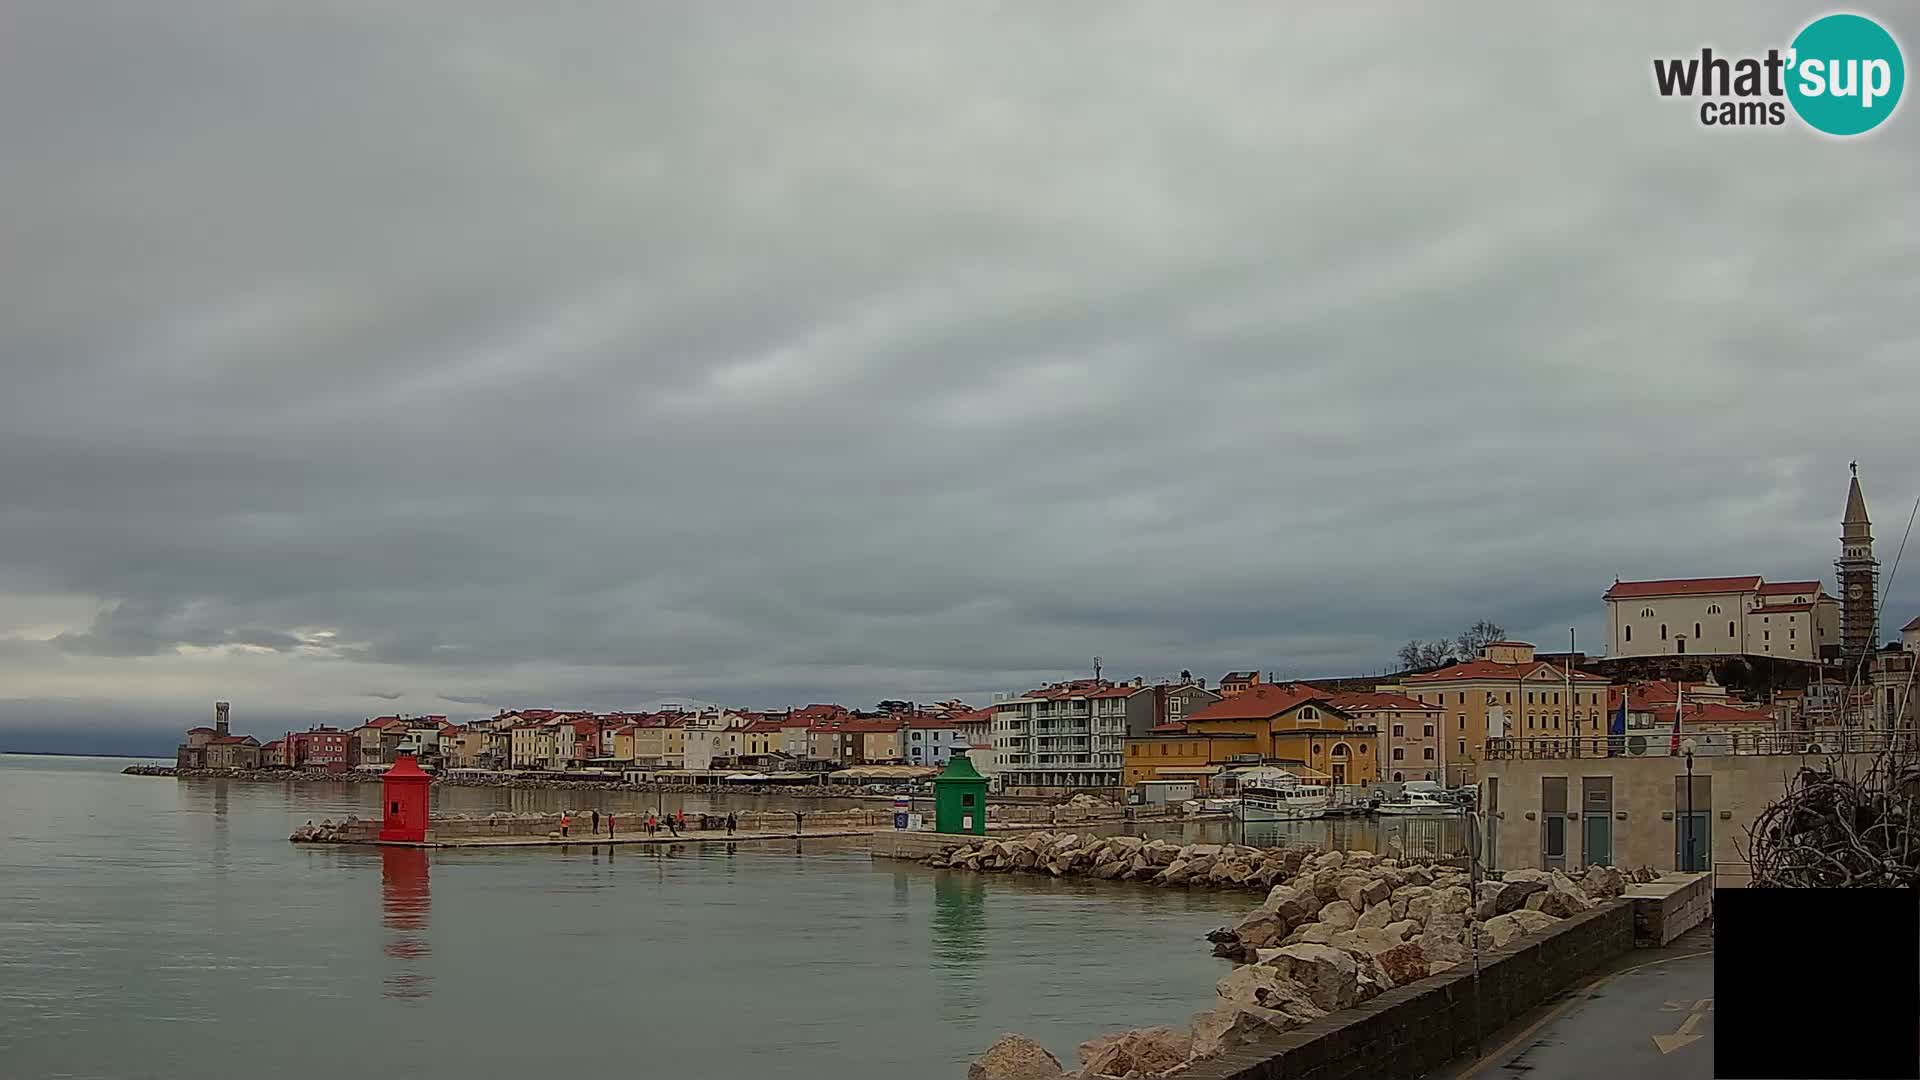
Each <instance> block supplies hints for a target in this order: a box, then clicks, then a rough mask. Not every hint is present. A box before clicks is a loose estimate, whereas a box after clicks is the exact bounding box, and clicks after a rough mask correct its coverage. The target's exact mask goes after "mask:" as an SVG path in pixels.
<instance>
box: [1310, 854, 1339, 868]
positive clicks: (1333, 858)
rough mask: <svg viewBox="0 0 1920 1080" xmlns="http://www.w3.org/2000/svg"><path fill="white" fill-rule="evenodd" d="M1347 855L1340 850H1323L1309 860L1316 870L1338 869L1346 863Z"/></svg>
mask: <svg viewBox="0 0 1920 1080" xmlns="http://www.w3.org/2000/svg"><path fill="white" fill-rule="evenodd" d="M1346 861H1347V857H1346V855H1345V853H1343V852H1339V851H1323V852H1321V853H1320V854H1318V855H1315V856H1314V857H1313V858H1312V859H1309V860H1308V861H1307V865H1308V866H1311V867H1313V868H1314V869H1315V870H1338V869H1340V867H1341V866H1343V865H1345V863H1346Z"/></svg>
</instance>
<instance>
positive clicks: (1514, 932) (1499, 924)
mask: <svg viewBox="0 0 1920 1080" xmlns="http://www.w3.org/2000/svg"><path fill="white" fill-rule="evenodd" d="M1484 929H1485V930H1486V932H1487V940H1488V942H1489V943H1491V944H1492V945H1493V947H1494V948H1496V949H1504V948H1506V946H1507V943H1508V942H1510V941H1512V940H1513V939H1514V938H1517V937H1520V936H1521V935H1523V934H1525V933H1526V932H1527V931H1526V928H1525V927H1523V926H1521V925H1520V921H1519V920H1518V919H1515V918H1514V917H1513V915H1512V913H1511V912H1509V913H1508V914H1505V915H1495V916H1494V917H1493V918H1491V919H1488V920H1487V925H1486V926H1485V928H1484Z"/></svg>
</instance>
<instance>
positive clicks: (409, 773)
mask: <svg viewBox="0 0 1920 1080" xmlns="http://www.w3.org/2000/svg"><path fill="white" fill-rule="evenodd" d="M432 782H433V777H431V776H428V775H427V774H426V773H424V772H421V771H420V766H419V765H417V764H415V763H414V760H413V755H412V754H401V755H400V760H398V761H396V762H394V763H393V768H391V769H388V770H387V775H386V778H385V779H384V780H382V781H381V785H380V787H381V792H380V799H381V801H382V802H384V803H386V804H387V805H386V815H385V816H384V817H383V818H382V819H381V821H380V839H382V840H402V841H412V842H414V843H419V842H420V841H423V840H425V839H426V838H427V785H428V784H430V783H432Z"/></svg>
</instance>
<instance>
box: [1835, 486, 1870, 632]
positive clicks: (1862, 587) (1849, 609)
mask: <svg viewBox="0 0 1920 1080" xmlns="http://www.w3.org/2000/svg"><path fill="white" fill-rule="evenodd" d="M1848 467H1849V468H1850V469H1852V470H1853V480H1852V482H1851V483H1849V484H1848V485H1847V512H1846V514H1845V515H1843V516H1842V517H1841V519H1840V558H1839V559H1837V560H1835V561H1834V564H1833V569H1834V576H1835V578H1836V580H1837V581H1838V582H1839V585H1840V646H1841V649H1842V650H1843V652H1844V655H1845V657H1846V662H1847V663H1849V664H1856V663H1859V662H1860V658H1861V657H1862V656H1864V655H1865V654H1867V653H1869V652H1871V651H1873V646H1874V644H1875V640H1876V639H1877V638H1878V636H1879V627H1878V626H1877V625H1876V622H1877V620H1878V610H1877V605H1878V602H1879V598H1878V593H1879V591H1880V562H1879V560H1877V559H1875V558H1874V557H1873V522H1871V521H1869V520H1868V519H1867V500H1866V497H1865V496H1863V495H1861V494H1860V463H1859V462H1857V461H1856V462H1853V463H1852V464H1851V465H1850V466H1848Z"/></svg>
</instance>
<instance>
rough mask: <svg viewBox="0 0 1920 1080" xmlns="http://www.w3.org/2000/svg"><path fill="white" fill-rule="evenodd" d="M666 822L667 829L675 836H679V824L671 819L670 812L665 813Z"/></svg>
mask: <svg viewBox="0 0 1920 1080" xmlns="http://www.w3.org/2000/svg"><path fill="white" fill-rule="evenodd" d="M666 822H667V831H668V832H670V833H672V834H673V835H675V836H679V835H680V826H679V825H678V824H677V823H676V822H675V821H674V820H673V815H672V814H668V815H667V818H666Z"/></svg>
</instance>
